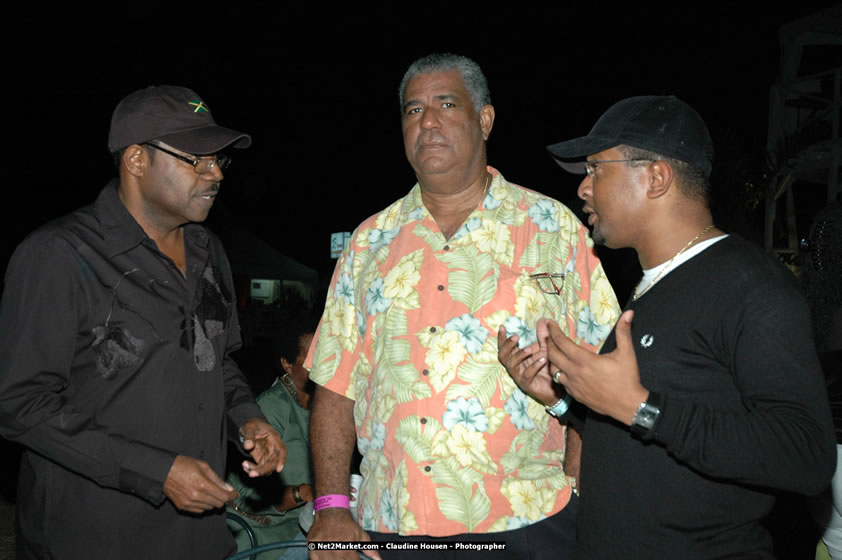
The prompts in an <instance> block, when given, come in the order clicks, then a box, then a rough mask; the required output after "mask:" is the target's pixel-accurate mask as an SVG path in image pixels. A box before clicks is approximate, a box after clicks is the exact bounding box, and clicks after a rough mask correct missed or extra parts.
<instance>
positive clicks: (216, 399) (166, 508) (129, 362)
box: [0, 86, 286, 559]
mask: <svg viewBox="0 0 842 560" xmlns="http://www.w3.org/2000/svg"><path fill="white" fill-rule="evenodd" d="M250 143H251V138H250V137H249V136H248V135H246V134H242V133H240V132H236V131H233V130H230V129H227V128H223V127H220V126H218V125H217V124H216V123H215V122H214V120H213V117H212V116H211V113H210V109H209V107H208V106H207V104H206V103H205V102H204V101H203V100H202V99H201V98H200V97H199V96H198V95H197V94H196V93H194V92H192V91H190V90H188V89H185V88H181V87H174V86H160V87H149V88H147V89H143V90H139V91H136V92H134V93H132V94H131V95H129V96H128V97H126V98H125V99H124V100H123V101H122V102H120V104H119V105H118V106H117V108H116V109H115V111H114V115H113V117H112V121H111V132H110V136H109V149H110V150H111V152H112V153H113V154H114V155H115V159H116V161H117V163H118V166H119V172H120V177H119V180H115V181H113V182H112V183H110V184H109V185H107V186H106V187H105V188H104V189H103V190H102V192H101V193H100V195H99V197H98V198H97V200H96V201H95V202H94V203H93V204H92V205H90V206H87V207H85V208H82V209H80V210H78V211H76V212H74V213H72V214H70V215H68V216H65V217H63V218H61V219H59V220H56V221H54V222H52V223H50V224H47V225H46V226H44V227H42V228H40V229H39V230H37V231H36V232H34V233H32V234H31V235H30V236H29V237H28V238H27V239H26V240H25V241H24V242H23V243H21V245H20V246H19V247H18V249H17V250H16V251H15V254H14V256H13V257H12V259H11V261H10V263H9V267H8V271H7V276H6V287H5V292H4V293H3V302H2V308H0V336H2V340H3V341H4V344H3V345H2V346H3V347H2V349H0V430H2V435H3V437H6V438H8V439H10V440H14V441H18V442H20V443H21V444H23V445H24V446H25V447H26V450H25V452H24V454H23V458H22V461H21V467H20V480H19V484H18V489H19V493H18V500H17V505H18V510H17V523H18V533H17V544H18V558H47V557H49V558H121V559H124V558H138V559H148V558H223V557H224V556H226V555H227V554H228V553H230V552H231V551H232V550H233V548H234V546H233V540H232V538H231V536H230V534H229V532H228V530H227V528H226V525H225V518H224V511H223V510H222V509H221V508H222V506H223V505H224V504H225V502H226V501H228V500H231V499H233V498H235V497H236V496H237V493H236V492H235V491H234V490H233V488H231V487H230V486H228V485H227V484H225V482H224V481H223V479H222V475H223V474H224V468H225V451H226V432H227V431H229V430H237V429H239V434H240V439H241V441H242V442H243V448H244V449H245V450H246V451H248V452H250V454H251V460H248V461H244V462H243V468H244V469H245V470H246V471H247V472H248V473H249V475H250V476H260V475H265V474H269V473H271V472H273V471H276V470H277V471H279V470H280V469H281V468H282V466H283V461H284V458H285V456H286V449H285V448H284V446H283V443H282V442H281V440H280V437H279V436H278V434H277V433H276V432H275V431H274V430H273V429H272V428H271V427H270V426H269V425H268V424H267V423H266V421H265V420H264V418H263V416H262V414H261V413H260V409H259V408H258V407H257V405H256V404H255V402H254V398H253V396H252V394H251V392H250V390H249V388H248V385H247V383H246V381H245V379H244V378H243V376H242V374H241V373H240V371H239V370H238V369H237V366H236V364H234V362H233V361H232V360H231V359H230V357H229V354H230V353H231V352H232V351H234V350H236V349H237V348H238V347H239V346H240V336H239V329H238V324H237V316H236V310H235V306H234V302H235V297H234V292H233V286H232V279H231V272H230V268H229V265H228V261H227V259H226V257H225V253H224V251H223V249H222V245H221V244H220V242H219V240H218V239H217V238H216V237H214V236H213V235H212V234H211V233H210V232H208V231H207V230H206V229H205V228H203V227H202V226H200V225H198V224H197V223H195V222H201V221H203V220H204V219H205V218H206V217H207V214H208V211H209V210H210V207H211V205H212V204H213V201H214V198H215V197H216V195H217V193H218V191H219V183H220V181H222V178H223V175H222V170H223V168H224V167H225V166H226V165H227V163H228V161H229V160H228V158H227V157H226V156H224V155H223V154H221V153H220V152H221V151H222V150H224V149H225V148H227V147H231V146H233V147H235V148H245V147H248V145H249V144H250ZM229 425H230V428H229Z"/></svg>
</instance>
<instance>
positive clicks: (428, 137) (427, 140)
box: [415, 131, 447, 146]
mask: <svg viewBox="0 0 842 560" xmlns="http://www.w3.org/2000/svg"><path fill="white" fill-rule="evenodd" d="M424 144H447V138H445V137H444V136H442V135H441V134H439V133H438V132H435V131H430V132H425V133H424V134H421V135H420V136H418V140H416V141H415V145H416V146H423V145H424Z"/></svg>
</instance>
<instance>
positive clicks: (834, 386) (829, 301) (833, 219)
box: [801, 201, 842, 560]
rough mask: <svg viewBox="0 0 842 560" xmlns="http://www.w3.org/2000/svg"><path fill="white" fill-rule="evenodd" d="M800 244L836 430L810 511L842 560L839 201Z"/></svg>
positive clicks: (803, 278)
mask: <svg viewBox="0 0 842 560" xmlns="http://www.w3.org/2000/svg"><path fill="white" fill-rule="evenodd" d="M803 245H804V246H803V247H802V248H803V250H804V254H805V255H806V258H805V260H804V265H803V266H802V268H801V286H802V289H803V290H804V296H805V297H806V299H807V303H808V304H809V306H810V312H811V314H812V316H813V329H814V331H815V335H816V349H817V350H818V352H819V359H820V360H821V363H822V370H823V371H824V377H825V382H826V383H827V389H828V394H829V396H830V409H831V412H832V413H833V425H834V428H835V429H836V472H835V473H834V475H833V480H832V481H831V485H830V488H829V489H828V490H827V491H826V492H824V493H823V494H822V495H821V496H820V497H818V498H816V499H814V500H811V511H812V512H813V515H814V516H815V518H816V520H817V521H818V522H819V524H820V525H821V526H822V527H823V529H824V531H823V534H822V538H821V541H822V542H821V543H820V545H819V549H821V547H822V546H823V547H825V548H826V550H827V553H826V554H829V555H830V558H832V559H833V560H842V202H839V201H836V202H833V203H831V204H830V205H828V206H827V207H825V208H824V209H823V210H822V211H821V212H819V214H818V215H817V216H816V218H815V219H814V220H813V224H812V226H811V228H810V234H809V236H808V237H807V239H806V240H805V242H804V243H803ZM817 558H820V556H817ZM824 558H827V555H825V556H824Z"/></svg>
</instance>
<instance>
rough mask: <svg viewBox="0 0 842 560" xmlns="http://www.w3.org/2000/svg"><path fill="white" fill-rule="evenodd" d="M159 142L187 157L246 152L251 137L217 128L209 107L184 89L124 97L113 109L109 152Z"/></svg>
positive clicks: (150, 89)
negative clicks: (230, 150) (231, 149)
mask: <svg viewBox="0 0 842 560" xmlns="http://www.w3.org/2000/svg"><path fill="white" fill-rule="evenodd" d="M150 140H160V141H161V142H164V143H165V144H169V145H170V146H172V147H174V148H176V149H178V150H181V151H182V152H187V153H190V154H196V155H204V154H213V153H216V152H218V151H220V150H223V149H225V148H227V147H228V146H233V147H235V148H248V147H249V146H250V145H251V136H249V135H248V134H244V133H242V132H238V131H236V130H231V129H230V128H225V127H223V126H219V125H218V124H216V122H215V121H214V120H213V115H211V111H210V107H208V105H207V103H205V102H204V100H202V98H201V97H199V95H198V94H197V93H196V92H194V91H192V90H190V89H187V88H185V87H179V86H166V85H162V86H149V87H147V88H145V89H140V90H137V91H135V92H133V93H130V94H129V95H128V96H126V97H125V98H124V99H123V100H122V101H120V103H119V104H117V107H116V108H115V109H114V114H113V115H112V116H111V130H110V132H109V133H108V150H109V151H110V152H112V153H113V152H116V151H118V150H121V149H123V148H125V147H126V146H130V145H132V144H143V143H144V142H149V141H150Z"/></svg>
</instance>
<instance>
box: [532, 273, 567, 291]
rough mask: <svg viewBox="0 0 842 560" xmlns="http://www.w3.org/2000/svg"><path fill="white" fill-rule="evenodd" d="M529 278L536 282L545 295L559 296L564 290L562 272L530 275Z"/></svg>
mask: <svg viewBox="0 0 842 560" xmlns="http://www.w3.org/2000/svg"><path fill="white" fill-rule="evenodd" d="M529 277H530V278H532V279H533V280H535V283H536V284H538V289H539V290H541V291H542V292H544V293H545V294H555V295H559V294H561V291H562V290H563V289H564V274H562V273H561V272H552V273H550V272H539V273H538V274H530V275H529Z"/></svg>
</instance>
